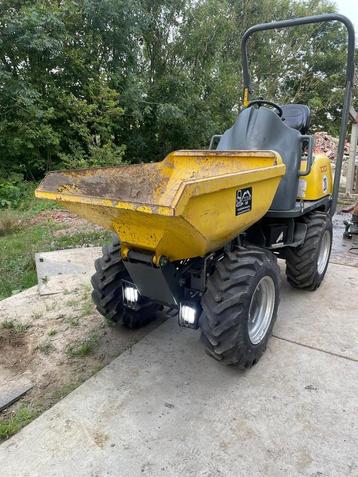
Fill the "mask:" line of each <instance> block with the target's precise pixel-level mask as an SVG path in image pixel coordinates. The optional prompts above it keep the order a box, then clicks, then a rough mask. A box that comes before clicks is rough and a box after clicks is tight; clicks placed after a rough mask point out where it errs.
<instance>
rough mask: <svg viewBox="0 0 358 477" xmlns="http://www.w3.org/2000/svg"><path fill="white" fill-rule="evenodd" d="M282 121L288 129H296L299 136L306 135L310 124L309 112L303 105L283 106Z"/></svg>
mask: <svg viewBox="0 0 358 477" xmlns="http://www.w3.org/2000/svg"><path fill="white" fill-rule="evenodd" d="M281 109H282V111H283V114H282V118H281V119H282V121H283V122H284V123H285V125H286V126H288V127H289V128H293V129H297V131H300V133H301V134H307V133H308V130H309V127H310V123H311V111H310V108H309V107H308V106H306V105H305V104H284V105H282V106H281Z"/></svg>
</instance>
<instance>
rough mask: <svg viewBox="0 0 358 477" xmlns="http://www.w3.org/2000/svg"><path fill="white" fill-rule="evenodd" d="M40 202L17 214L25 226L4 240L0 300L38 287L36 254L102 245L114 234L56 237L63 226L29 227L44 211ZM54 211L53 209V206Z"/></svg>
mask: <svg viewBox="0 0 358 477" xmlns="http://www.w3.org/2000/svg"><path fill="white" fill-rule="evenodd" d="M37 202H44V201H37ZM37 202H34V203H36V206H33V205H31V207H32V208H31V209H29V210H25V209H24V208H21V209H18V210H17V211H16V213H17V214H18V216H19V220H21V221H22V224H23V225H22V227H21V228H19V229H15V230H14V229H12V228H11V229H10V230H9V231H8V232H7V233H6V234H5V235H2V236H0V276H1V280H0V300H2V299H4V298H6V297H8V296H11V295H13V294H14V293H18V292H19V291H22V290H24V289H26V288H29V287H31V286H33V285H36V283H37V277H36V268H35V253H37V252H49V251H51V250H61V249H65V248H73V247H82V246H84V245H88V244H91V245H102V244H103V243H104V242H106V241H108V240H110V237H111V234H110V232H107V231H91V232H81V233H78V232H77V233H74V234H72V235H67V234H66V235H64V236H60V237H55V235H54V231H55V230H57V229H59V228H61V225H60V224H53V223H51V222H44V223H41V224H37V225H32V226H31V225H27V223H28V222H27V218H28V217H30V216H33V215H36V213H38V211H39V209H41V207H40V206H38V205H37ZM30 204H33V203H32V202H30ZM47 208H49V207H47ZM50 208H53V205H52V204H50ZM0 214H1V212H0Z"/></svg>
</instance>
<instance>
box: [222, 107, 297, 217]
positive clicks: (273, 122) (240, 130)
mask: <svg viewBox="0 0 358 477" xmlns="http://www.w3.org/2000/svg"><path fill="white" fill-rule="evenodd" d="M217 149H218V150H219V151H228V150H272V151H275V152H278V153H279V154H280V156H281V157H282V160H283V162H284V163H285V164H286V174H285V176H284V177H283V178H282V179H281V182H280V185H279V187H278V189H277V192H276V195H275V198H274V200H273V202H272V205H271V207H270V209H271V210H289V209H293V208H294V207H295V204H296V198H297V189H298V169H299V167H300V162H301V153H302V142H301V134H300V133H299V131H297V130H296V129H292V128H290V127H287V126H286V125H285V122H283V121H281V119H280V118H279V117H278V116H277V114H276V113H274V112H273V111H272V110H270V109H268V108H265V107H261V108H259V109H256V108H254V107H250V108H247V109H244V110H243V111H242V112H241V113H240V115H239V117H238V118H237V120H236V122H235V124H234V125H233V126H232V127H231V128H230V129H228V130H227V131H225V133H224V134H223V135H222V137H221V139H220V142H219V144H218V147H217Z"/></svg>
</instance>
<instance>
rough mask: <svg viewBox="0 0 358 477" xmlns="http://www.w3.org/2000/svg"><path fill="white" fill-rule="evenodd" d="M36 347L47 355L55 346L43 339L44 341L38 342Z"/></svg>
mask: <svg viewBox="0 0 358 477" xmlns="http://www.w3.org/2000/svg"><path fill="white" fill-rule="evenodd" d="M36 349H37V350H38V351H40V353H42V354H45V355H46V356H48V355H49V354H50V353H51V351H53V350H54V349H55V348H54V346H53V344H52V343H49V342H48V341H45V342H44V343H40V344H39V345H38V346H37V348H36Z"/></svg>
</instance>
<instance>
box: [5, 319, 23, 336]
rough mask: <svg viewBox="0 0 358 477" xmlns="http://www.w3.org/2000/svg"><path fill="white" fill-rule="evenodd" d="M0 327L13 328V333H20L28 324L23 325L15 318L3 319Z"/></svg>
mask: <svg viewBox="0 0 358 477" xmlns="http://www.w3.org/2000/svg"><path fill="white" fill-rule="evenodd" d="M1 328H2V329H4V330H13V331H14V332H15V333H19V334H21V333H25V332H26V331H27V330H28V329H29V328H30V325H27V324H26V325H24V324H23V323H19V322H18V321H16V320H5V321H3V322H2V323H1Z"/></svg>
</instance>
